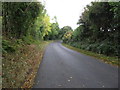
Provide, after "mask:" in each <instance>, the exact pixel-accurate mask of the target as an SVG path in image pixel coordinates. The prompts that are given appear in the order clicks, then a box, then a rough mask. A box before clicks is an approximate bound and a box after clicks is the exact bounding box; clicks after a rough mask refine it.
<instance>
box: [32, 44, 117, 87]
mask: <svg viewBox="0 0 120 90" xmlns="http://www.w3.org/2000/svg"><path fill="white" fill-rule="evenodd" d="M33 88H118V68H117V67H115V66H112V65H109V64H106V63H104V62H102V61H101V60H97V59H95V58H93V57H90V56H87V55H84V54H82V53H78V52H76V51H73V50H71V49H68V48H66V47H64V46H62V45H61V43H60V42H55V43H51V44H49V46H48V47H47V48H46V51H45V54H44V57H43V60H42V62H41V64H40V67H39V70H38V73H37V76H36V79H35V85H34V86H33Z"/></svg>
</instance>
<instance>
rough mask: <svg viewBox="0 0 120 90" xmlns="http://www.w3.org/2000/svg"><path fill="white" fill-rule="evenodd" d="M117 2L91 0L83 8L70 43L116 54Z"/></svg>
mask: <svg viewBox="0 0 120 90" xmlns="http://www.w3.org/2000/svg"><path fill="white" fill-rule="evenodd" d="M119 8H120V3H119V2H92V3H91V5H87V6H86V7H85V8H84V12H83V13H82V15H81V16H80V19H79V21H78V23H77V24H78V25H79V26H78V27H77V28H76V29H75V30H74V32H73V33H72V35H71V39H70V40H68V39H66V40H63V41H65V42H66V43H69V44H70V45H72V46H74V47H77V48H80V49H84V50H88V51H93V52H95V53H99V54H104V55H108V56H118V47H119V46H120V45H119V43H118V40H119V39H120V38H119V34H118V30H119V27H120V24H119V21H120V14H119V13H120V10H119Z"/></svg>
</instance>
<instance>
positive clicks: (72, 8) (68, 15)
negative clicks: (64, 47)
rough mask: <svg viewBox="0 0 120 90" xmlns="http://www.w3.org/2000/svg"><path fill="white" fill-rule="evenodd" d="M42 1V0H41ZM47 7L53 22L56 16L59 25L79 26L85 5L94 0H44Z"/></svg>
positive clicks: (73, 27)
mask: <svg viewBox="0 0 120 90" xmlns="http://www.w3.org/2000/svg"><path fill="white" fill-rule="evenodd" d="M40 1H41V0H40ZM43 1H45V9H46V10H47V13H48V15H49V16H50V19H51V22H52V18H53V17H54V16H56V17H57V21H58V23H59V27H60V28H62V27H64V26H71V27H72V29H75V28H77V22H78V20H79V16H81V14H82V12H83V11H84V7H85V6H86V5H88V4H90V2H91V1H94V0H84V1H83V0H43Z"/></svg>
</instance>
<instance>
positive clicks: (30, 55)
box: [2, 41, 51, 88]
mask: <svg viewBox="0 0 120 90" xmlns="http://www.w3.org/2000/svg"><path fill="white" fill-rule="evenodd" d="M49 43H51V41H41V42H35V43H33V44H30V45H27V44H21V45H20V46H19V47H17V48H15V49H16V51H15V52H11V53H10V52H9V53H3V55H2V87H3V88H31V87H32V85H33V84H34V78H35V75H36V73H37V70H38V67H39V64H40V62H41V60H42V57H43V54H44V51H45V48H46V46H47V45H48V44H49Z"/></svg>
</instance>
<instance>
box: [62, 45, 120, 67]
mask: <svg viewBox="0 0 120 90" xmlns="http://www.w3.org/2000/svg"><path fill="white" fill-rule="evenodd" d="M62 45H64V46H65V47H67V48H70V49H72V50H75V51H77V52H80V53H83V54H86V55H89V56H92V57H95V58H97V59H99V60H102V61H104V62H105V63H108V64H112V65H115V66H119V63H120V60H119V59H118V57H110V56H105V55H103V54H97V53H94V52H91V51H86V50H82V49H79V48H75V47H72V46H70V45H67V44H65V43H62Z"/></svg>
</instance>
